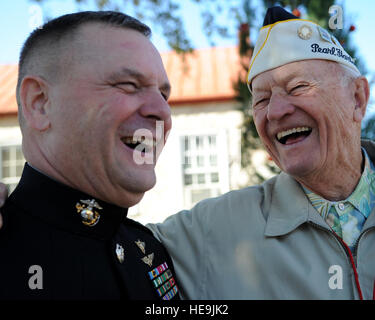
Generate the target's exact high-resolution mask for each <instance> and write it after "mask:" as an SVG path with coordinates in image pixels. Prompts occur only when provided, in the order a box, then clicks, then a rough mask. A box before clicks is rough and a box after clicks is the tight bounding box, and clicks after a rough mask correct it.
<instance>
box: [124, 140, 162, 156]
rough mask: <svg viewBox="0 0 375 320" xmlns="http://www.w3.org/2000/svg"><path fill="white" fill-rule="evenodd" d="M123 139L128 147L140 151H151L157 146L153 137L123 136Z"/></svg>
mask: <svg viewBox="0 0 375 320" xmlns="http://www.w3.org/2000/svg"><path fill="white" fill-rule="evenodd" d="M121 141H122V142H123V144H125V145H126V146H127V147H128V148H130V149H133V150H138V151H139V152H142V153H144V152H151V151H152V150H153V148H155V146H156V142H155V140H153V139H147V138H146V137H144V136H140V137H122V138H121Z"/></svg>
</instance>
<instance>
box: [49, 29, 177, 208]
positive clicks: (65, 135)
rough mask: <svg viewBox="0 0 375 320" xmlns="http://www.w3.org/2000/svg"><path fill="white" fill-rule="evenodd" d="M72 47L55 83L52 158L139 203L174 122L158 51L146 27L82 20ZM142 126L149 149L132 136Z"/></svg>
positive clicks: (75, 175) (113, 198)
mask: <svg viewBox="0 0 375 320" xmlns="http://www.w3.org/2000/svg"><path fill="white" fill-rule="evenodd" d="M69 50H72V56H73V63H72V65H71V66H67V70H66V72H65V73H66V74H65V76H64V77H62V78H63V79H62V80H61V81H59V82H58V83H57V84H56V85H55V86H53V87H52V89H51V96H50V98H51V99H50V100H51V103H52V106H51V109H52V111H53V112H52V113H51V116H50V120H51V129H50V133H49V136H48V146H49V155H48V157H49V159H50V161H51V163H53V164H54V166H55V168H56V169H57V170H58V171H60V172H62V173H64V175H65V176H68V177H67V179H68V180H69V181H70V182H71V184H72V185H73V186H74V187H76V188H78V189H81V190H83V191H85V192H88V193H90V194H91V195H93V196H96V197H98V198H100V199H102V200H105V201H108V202H112V203H116V204H118V205H122V206H131V205H134V204H135V203H137V202H138V201H139V200H140V199H141V198H142V196H143V194H144V192H145V191H147V190H149V189H150V188H152V187H153V186H154V184H155V182H156V181H155V173H154V167H155V161H156V152H157V151H158V152H160V150H161V148H162V147H163V145H164V142H165V141H164V138H165V134H166V133H167V132H168V131H169V130H170V129H171V113H170V107H169V105H168V103H167V99H168V97H169V95H170V85H169V81H168V77H167V75H166V72H165V70H164V66H163V63H162V61H161V57H160V55H159V53H158V52H157V50H156V49H155V47H154V46H153V45H152V44H151V42H150V41H149V40H148V39H147V38H146V37H145V36H143V35H142V34H141V33H138V32H137V31H134V30H130V29H123V28H113V27H108V26H104V25H101V24H88V25H84V26H83V27H81V29H80V31H79V35H78V38H77V39H76V40H75V45H74V46H73V48H71V49H70V48H69ZM157 121H158V128H157ZM137 130H138V131H139V130H141V135H142V136H144V137H147V138H150V136H151V137H152V138H154V141H153V140H152V139H151V141H149V144H150V148H144V147H142V145H139V142H140V141H137V139H133V138H134V135H135V133H136V132H137ZM157 131H158V137H157V136H156V133H157ZM163 133H164V134H163ZM139 137H140V136H139ZM156 139H157V140H158V141H155V140H156ZM156 142H157V143H159V145H158V147H157V148H155V144H154V143H156ZM156 149H158V150H156ZM135 150H136V152H137V154H135ZM146 159H147V160H146Z"/></svg>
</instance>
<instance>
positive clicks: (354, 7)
mask: <svg viewBox="0 0 375 320" xmlns="http://www.w3.org/2000/svg"><path fill="white" fill-rule="evenodd" d="M127 1H129V0H127ZM219 1H222V2H223V3H228V2H229V3H230V2H232V3H235V2H236V1H238V0H219ZM83 2H84V3H86V4H84V5H80V7H78V5H77V4H76V2H75V1H74V0H45V1H44V5H43V10H44V11H41V10H40V7H38V5H37V4H36V3H35V2H33V1H31V0H0V43H1V46H0V64H15V63H17V60H18V56H19V52H20V49H21V47H22V44H23V42H24V41H25V39H26V38H27V36H28V34H29V33H30V32H31V31H32V30H33V28H34V27H36V26H37V25H38V23H40V21H42V19H43V18H44V17H46V16H48V17H51V18H54V17H57V16H59V15H62V14H66V13H70V12H74V11H77V10H78V9H84V10H95V5H94V0H86V1H83ZM121 2H125V0H122V1H121V0H119V3H121ZM259 2H260V0H252V4H253V7H255V9H256V14H257V17H258V18H257V19H256V20H257V23H258V24H259V25H260V23H261V21H262V20H263V15H264V11H263V9H262V8H261V6H260V5H259ZM337 3H339V4H340V5H341V6H342V7H343V9H344V16H345V17H347V18H349V20H350V21H352V22H354V25H355V31H354V32H353V34H352V39H353V43H354V44H355V45H356V47H357V53H358V55H359V57H360V58H361V59H362V60H363V61H364V62H365V66H366V68H367V71H368V74H367V77H368V79H369V80H371V79H373V78H374V79H375V41H374V35H373V33H374V32H375V18H374V17H375V15H374V10H375V1H373V0H338V1H337ZM179 4H180V5H181V6H182V12H184V23H185V25H186V29H187V32H188V35H189V36H190V38H191V39H193V45H194V47H195V48H203V47H208V46H209V42H208V41H207V39H206V38H205V36H204V34H203V32H202V28H201V25H202V24H201V20H200V11H199V9H198V7H197V5H194V4H193V3H192V1H190V0H180V1H179ZM127 13H129V14H132V13H131V12H127ZM371 13H372V14H371ZM146 23H147V24H149V25H150V26H151V28H152V29H153V37H152V41H153V43H154V44H155V46H156V47H157V48H158V49H159V51H161V52H165V51H168V50H169V48H168V46H167V44H166V42H165V40H164V39H163V37H162V36H161V30H160V29H159V28H158V27H157V26H153V25H152V23H150V22H148V21H146ZM344 23H345V21H344ZM233 34H234V35H233V37H231V38H229V39H221V38H218V37H216V38H214V41H215V45H218V46H229V45H235V44H236V43H237V39H236V35H235V34H236V33H235V32H234V33H233ZM254 37H256V32H255V33H252V38H254ZM373 91H375V86H374V88H373ZM374 96H375V95H373V97H374ZM373 99H374V98H373ZM373 109H374V111H375V107H373Z"/></svg>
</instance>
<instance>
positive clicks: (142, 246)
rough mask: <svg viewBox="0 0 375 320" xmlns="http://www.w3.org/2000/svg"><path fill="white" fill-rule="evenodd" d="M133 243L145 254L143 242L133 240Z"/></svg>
mask: <svg viewBox="0 0 375 320" xmlns="http://www.w3.org/2000/svg"><path fill="white" fill-rule="evenodd" d="M135 244H136V245H137V247H138V248H139V249H140V250H141V251H142V253H143V254H146V244H145V243H144V242H142V241H141V240H137V241H135Z"/></svg>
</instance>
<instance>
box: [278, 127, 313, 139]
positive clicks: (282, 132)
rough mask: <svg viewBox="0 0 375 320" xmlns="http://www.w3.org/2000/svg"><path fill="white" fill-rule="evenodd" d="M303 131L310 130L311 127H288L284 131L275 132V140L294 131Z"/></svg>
mask: <svg viewBox="0 0 375 320" xmlns="http://www.w3.org/2000/svg"><path fill="white" fill-rule="evenodd" d="M305 131H311V128H309V127H297V128H293V129H289V130H286V131H281V132H279V133H278V134H277V140H280V139H282V138H284V137H285V136H288V135H290V134H293V133H296V132H305Z"/></svg>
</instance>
